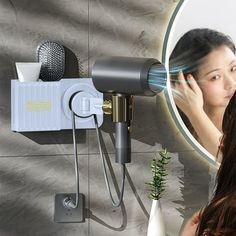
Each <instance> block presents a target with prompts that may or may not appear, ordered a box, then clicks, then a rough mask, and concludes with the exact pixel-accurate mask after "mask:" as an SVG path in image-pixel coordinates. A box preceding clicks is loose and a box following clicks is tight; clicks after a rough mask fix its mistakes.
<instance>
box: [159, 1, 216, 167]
mask: <svg viewBox="0 0 236 236" xmlns="http://www.w3.org/2000/svg"><path fill="white" fill-rule="evenodd" d="M188 1H191V0H180V1H179V3H178V4H177V6H176V8H175V10H174V12H173V14H172V16H171V18H170V21H169V23H168V26H167V30H166V33H165V37H164V42H163V47H162V62H163V63H164V65H165V67H166V71H167V89H166V90H165V98H166V101H167V106H168V109H169V111H170V113H171V116H172V118H173V119H174V121H175V124H176V125H177V128H178V129H179V130H180V131H181V133H182V135H183V136H184V138H185V139H186V140H187V141H188V143H190V145H191V146H192V147H193V148H194V150H196V151H197V152H198V153H199V154H200V155H201V156H202V157H203V158H204V159H205V160H207V161H209V162H210V163H212V164H214V165H216V164H217V162H216V158H215V157H214V156H213V155H212V154H211V153H209V152H208V151H207V150H206V149H205V148H204V147H203V146H202V145H201V144H200V143H199V142H198V141H197V140H196V139H195V138H194V137H193V135H192V134H191V133H190V131H189V130H188V128H187V127H186V126H185V124H184V122H183V120H182V118H181V117H180V114H179V112H178V110H177V107H176V104H175V102H174V99H173V95H172V91H171V85H170V76H169V55H167V54H168V53H170V50H169V48H170V42H171V39H172V35H173V29H174V27H175V25H176V24H177V23H176V22H177V20H178V16H179V15H180V13H181V12H182V11H183V10H184V7H185V4H187V2H188Z"/></svg>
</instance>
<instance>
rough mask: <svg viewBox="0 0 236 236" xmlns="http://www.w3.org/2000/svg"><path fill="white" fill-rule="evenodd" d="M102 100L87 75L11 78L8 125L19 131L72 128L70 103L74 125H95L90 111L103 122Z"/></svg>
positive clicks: (80, 127)
mask: <svg viewBox="0 0 236 236" xmlns="http://www.w3.org/2000/svg"><path fill="white" fill-rule="evenodd" d="M72 100H73V101H72ZM72 102H73V105H72ZM102 103H103V94H102V93H100V92H98V91H97V90H96V89H95V87H94V85H93V82H92V79H90V78H86V79H81V78H79V79H62V80H60V81H55V82H19V81H18V80H12V81H11V129H12V130H13V131H18V132H24V131H50V130H52V131H53V130H62V129H72V121H71V109H70V105H72V106H73V110H74V111H75V110H76V114H77V116H76V128H77V129H89V128H94V127H95V123H94V117H93V115H92V114H97V118H98V124H99V126H100V125H101V124H102V122H103V112H102Z"/></svg>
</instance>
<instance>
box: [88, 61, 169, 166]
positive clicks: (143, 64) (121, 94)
mask: <svg viewBox="0 0 236 236" xmlns="http://www.w3.org/2000/svg"><path fill="white" fill-rule="evenodd" d="M166 78H167V76H166V70H165V67H164V66H163V65H162V64H161V63H160V62H159V61H158V60H156V59H154V58H136V57H103V58H100V59H98V60H97V61H96V62H95V64H94V66H93V68H92V79H93V83H94V86H95V87H96V89H97V90H98V91H100V92H102V93H109V94H111V95H112V100H111V101H106V102H105V103H104V106H103V110H104V112H105V113H106V114H111V115H112V121H113V122H115V123H116V162H118V163H121V164H124V163H129V162H130V161H131V139H130V123H131V119H132V106H133V102H132V101H133V99H132V96H133V95H141V96H154V95H156V94H157V93H159V92H161V91H162V90H163V89H164V88H165V87H166Z"/></svg>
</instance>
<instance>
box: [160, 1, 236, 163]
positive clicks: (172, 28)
mask: <svg viewBox="0 0 236 236" xmlns="http://www.w3.org/2000/svg"><path fill="white" fill-rule="evenodd" d="M235 10H236V1H235V0H227V4H226V2H225V1H222V0H207V1H206V0H182V1H180V2H179V4H178V6H177V8H176V10H175V12H174V13H173V16H172V18H171V20H170V23H169V26H168V29H167V33H166V36H165V41H164V46H163V53H162V55H163V61H164V62H165V65H166V67H167V70H168V72H173V67H172V66H170V65H172V64H171V63H169V62H170V61H169V58H170V55H171V53H172V51H173V49H174V48H175V46H176V44H177V42H178V41H179V40H180V38H181V37H182V36H183V35H184V34H185V33H186V32H188V31H190V30H193V29H196V28H209V29H211V30H216V31H219V32H221V33H223V34H224V35H227V36H230V38H231V39H232V41H233V43H234V44H236V30H235V25H234V21H235ZM186 47H189V48H191V45H187V46H186ZM183 53H184V52H183ZM232 54H233V55H231V56H233V57H234V53H232ZM184 64H186V63H183V64H182V65H183V67H184V66H185V65H184ZM177 69H178V70H182V68H180V69H179V67H175V68H174V70H177ZM185 79H186V78H185ZM173 80H174V79H173V77H171V78H170V76H169V79H168V85H167V97H168V101H169V107H170V110H171V112H172V115H173V117H174V119H175V121H176V124H177V126H178V127H179V129H180V130H181V131H182V132H183V134H184V136H185V137H186V139H187V140H188V141H189V142H190V143H191V144H192V145H193V147H194V148H195V149H196V150H198V151H199V152H200V154H201V155H203V156H204V157H205V158H206V159H208V160H209V161H212V162H214V161H215V157H214V155H212V154H211V153H212V152H211V151H210V150H209V149H208V150H207V147H206V148H204V147H203V144H200V141H197V140H200V139H199V138H197V137H196V136H195V135H194V133H193V131H192V130H191V129H190V128H189V127H188V125H186V122H184V121H183V119H182V117H183V116H182V114H181V115H180V112H179V110H178V109H177V106H176V102H177V103H178V101H176V96H175V87H173V84H172V86H171V81H173ZM197 84H198V85H199V87H201V86H200V84H199V82H197ZM173 88H174V89H173ZM201 90H202V87H201ZM173 95H174V96H173ZM174 97H175V98H174ZM204 99H205V100H204ZM203 102H204V104H205V103H206V98H205V97H204V94H203ZM204 106H205V105H204ZM187 127H188V128H187Z"/></svg>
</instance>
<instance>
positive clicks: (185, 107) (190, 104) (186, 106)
mask: <svg viewBox="0 0 236 236" xmlns="http://www.w3.org/2000/svg"><path fill="white" fill-rule="evenodd" d="M173 97H174V100H175V103H176V105H177V106H178V107H179V108H180V110H182V111H183V112H184V113H185V115H186V116H187V117H189V116H191V115H193V114H194V113H195V112H198V111H199V110H201V111H202V110H203V103H204V102H203V95H202V91H201V89H200V87H199V86H198V84H197V82H196V80H195V79H194V78H193V76H192V75H191V74H189V75H188V76H187V80H186V79H185V78H184V75H183V72H179V75H178V82H177V83H175V84H174V86H173Z"/></svg>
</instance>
